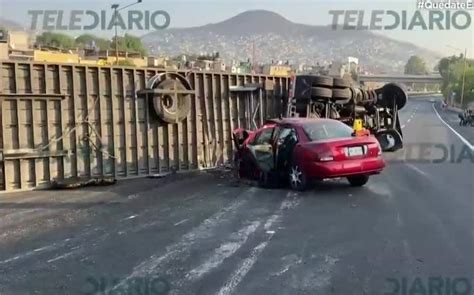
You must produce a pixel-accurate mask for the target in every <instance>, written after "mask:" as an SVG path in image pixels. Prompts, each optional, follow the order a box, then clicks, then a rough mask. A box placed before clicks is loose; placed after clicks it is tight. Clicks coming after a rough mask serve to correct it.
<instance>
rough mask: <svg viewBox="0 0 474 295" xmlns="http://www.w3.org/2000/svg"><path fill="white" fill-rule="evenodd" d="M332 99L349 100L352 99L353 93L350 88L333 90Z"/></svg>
mask: <svg viewBox="0 0 474 295" xmlns="http://www.w3.org/2000/svg"><path fill="white" fill-rule="evenodd" d="M332 98H333V99H334V100H349V99H351V98H352V92H351V90H350V89H349V88H343V89H337V88H335V89H333V90H332Z"/></svg>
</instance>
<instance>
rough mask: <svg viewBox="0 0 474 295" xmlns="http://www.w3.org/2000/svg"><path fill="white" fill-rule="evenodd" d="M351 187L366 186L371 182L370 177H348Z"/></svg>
mask: <svg viewBox="0 0 474 295" xmlns="http://www.w3.org/2000/svg"><path fill="white" fill-rule="evenodd" d="M347 180H349V183H350V184H351V186H364V185H365V184H366V183H367V181H369V176H367V175H356V176H349V177H347Z"/></svg>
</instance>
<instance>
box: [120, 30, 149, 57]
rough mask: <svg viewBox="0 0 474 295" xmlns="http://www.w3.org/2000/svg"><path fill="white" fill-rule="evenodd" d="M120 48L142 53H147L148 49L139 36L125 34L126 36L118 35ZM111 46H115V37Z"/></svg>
mask: <svg viewBox="0 0 474 295" xmlns="http://www.w3.org/2000/svg"><path fill="white" fill-rule="evenodd" d="M117 41H118V48H119V50H125V51H132V52H138V53H140V54H141V55H146V54H147V50H146V48H145V46H144V45H143V43H142V40H141V39H140V38H138V37H135V36H132V35H129V34H125V36H124V37H117ZM111 48H115V37H114V38H112V43H111Z"/></svg>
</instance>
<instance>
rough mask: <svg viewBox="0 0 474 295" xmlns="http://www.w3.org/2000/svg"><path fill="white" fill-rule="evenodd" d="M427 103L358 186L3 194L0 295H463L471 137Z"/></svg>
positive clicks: (224, 181) (191, 184)
mask: <svg viewBox="0 0 474 295" xmlns="http://www.w3.org/2000/svg"><path fill="white" fill-rule="evenodd" d="M431 99H432V98H423V97H421V98H414V99H410V101H409V102H408V104H407V106H406V107H405V108H404V109H403V110H402V111H401V114H400V117H401V118H400V119H401V122H402V125H403V126H404V129H403V131H404V136H405V142H406V149H405V150H404V151H399V152H397V153H394V154H386V155H385V157H386V159H387V162H388V163H387V168H386V169H385V170H384V171H383V173H382V174H381V175H378V176H374V177H372V178H371V179H370V181H369V183H368V184H367V185H366V186H365V187H363V188H357V189H354V188H351V187H349V185H348V184H347V182H346V181H345V180H336V181H331V182H324V183H322V184H320V185H318V186H317V187H315V188H314V189H312V190H310V191H308V192H304V193H294V192H291V191H289V190H287V189H277V190H265V189H260V188H256V187H253V186H251V185H249V184H245V183H237V182H235V181H234V180H233V178H232V175H231V174H229V173H227V172H222V171H216V172H203V173H199V174H193V175H177V176H171V177H168V178H165V179H136V180H129V181H122V182H119V183H117V184H116V185H114V186H108V187H94V188H87V189H80V190H72V191H37V192H28V193H18V194H9V195H0V294H2V295H4V294H7V295H8V294H385V293H386V294H450V295H454V294H467V293H466V292H463V291H465V290H466V289H467V288H468V287H470V292H469V293H470V294H472V292H473V291H472V290H473V289H472V286H473V278H474V255H473V251H474V243H473V241H474V227H473V225H474V222H473V221H474V214H473V211H474V206H473V191H474V187H473V180H474V173H473V172H474V171H473V167H474V165H473V163H474V158H473V157H474V156H473V151H472V150H471V148H472V144H474V128H472V127H459V126H458V122H459V121H458V119H457V114H456V113H453V112H450V111H445V110H442V109H441V108H439V106H438V107H437V108H436V111H435V107H434V105H438V104H439V102H437V103H435V104H433V103H432V102H431V101H430V100H431ZM434 99H436V100H437V101H438V100H439V98H434ZM437 112H438V113H439V116H440V117H441V118H442V119H443V120H444V121H445V122H443V121H441V119H440V118H439V117H438V115H437ZM448 126H450V127H448ZM451 128H452V130H451ZM455 132H456V133H458V134H459V136H458V135H457V134H456V133H455ZM460 136H462V138H465V140H466V141H467V143H465V142H463V140H462V139H461V138H460ZM469 145H471V146H470V147H469ZM443 147H444V148H445V149H446V150H447V151H448V156H445V155H444V152H443V151H444V150H443ZM420 150H421V151H422V152H420ZM440 154H441V156H440ZM443 156H444V157H443ZM439 284H441V285H439ZM397 285H398V287H399V291H397V292H392V291H394V289H396V287H397ZM430 286H431V289H432V290H431V291H432V293H428V292H429V291H430V289H429V288H430ZM436 286H438V287H440V289H439V290H438V289H436V290H438V291H440V292H437V293H435V292H434V291H433V290H435V289H433V288H435V287H436ZM420 288H421V289H420ZM436 290H435V291H436ZM103 291H105V292H103ZM126 291H129V292H128V293H127V292H126ZM147 291H148V292H147ZM395 291H396V290H395ZM431 291H430V292H431Z"/></svg>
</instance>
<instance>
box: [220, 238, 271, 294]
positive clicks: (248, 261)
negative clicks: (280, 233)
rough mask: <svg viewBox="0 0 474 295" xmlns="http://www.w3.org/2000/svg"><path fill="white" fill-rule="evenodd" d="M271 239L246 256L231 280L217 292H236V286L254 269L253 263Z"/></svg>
mask: <svg viewBox="0 0 474 295" xmlns="http://www.w3.org/2000/svg"><path fill="white" fill-rule="evenodd" d="M269 241H270V239H268V240H266V241H264V242H262V243H261V244H259V245H258V246H257V247H255V248H254V249H253V250H252V253H251V254H250V256H249V257H247V258H245V259H244V261H243V262H242V263H241V264H240V266H239V268H238V269H237V270H236V271H235V272H234V273H233V274H232V276H231V278H230V280H229V281H228V282H227V283H226V284H225V285H224V286H223V287H222V288H221V289H220V290H219V292H217V294H219V295H229V294H232V293H234V289H235V287H237V285H239V284H240V282H241V281H242V280H243V278H244V277H245V276H246V275H247V273H248V272H249V271H250V269H252V267H253V265H254V264H255V262H256V261H257V258H258V256H259V255H260V253H262V252H263V250H264V249H265V248H266V247H267V245H268V242H269Z"/></svg>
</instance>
